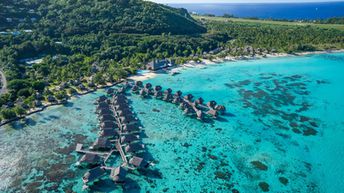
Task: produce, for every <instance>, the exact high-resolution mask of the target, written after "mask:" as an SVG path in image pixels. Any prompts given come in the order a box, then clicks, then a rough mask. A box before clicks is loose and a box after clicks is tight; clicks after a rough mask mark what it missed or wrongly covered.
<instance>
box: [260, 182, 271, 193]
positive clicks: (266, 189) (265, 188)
mask: <svg viewBox="0 0 344 193" xmlns="http://www.w3.org/2000/svg"><path fill="white" fill-rule="evenodd" d="M258 185H259V187H260V189H262V191H263V192H269V191H270V186H269V184H268V183H266V182H259V184H258Z"/></svg>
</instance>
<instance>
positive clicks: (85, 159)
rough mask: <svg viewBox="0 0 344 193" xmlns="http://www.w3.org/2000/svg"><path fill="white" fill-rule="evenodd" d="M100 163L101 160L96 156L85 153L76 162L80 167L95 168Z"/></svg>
mask: <svg viewBox="0 0 344 193" xmlns="http://www.w3.org/2000/svg"><path fill="white" fill-rule="evenodd" d="M101 161H102V158H101V157H100V156H98V155H96V154H91V153H86V154H85V155H83V156H82V157H81V159H80V160H79V161H78V163H77V165H80V166H82V167H89V166H96V165H99V164H100V163H101Z"/></svg>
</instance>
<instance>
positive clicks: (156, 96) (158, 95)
mask: <svg viewBox="0 0 344 193" xmlns="http://www.w3.org/2000/svg"><path fill="white" fill-rule="evenodd" d="M154 97H155V98H157V99H161V98H162V97H163V96H162V91H161V90H159V91H155V92H154Z"/></svg>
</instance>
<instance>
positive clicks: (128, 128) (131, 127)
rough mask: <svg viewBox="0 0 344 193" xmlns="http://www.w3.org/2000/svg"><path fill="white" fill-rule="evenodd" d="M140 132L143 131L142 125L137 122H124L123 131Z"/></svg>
mask: <svg viewBox="0 0 344 193" xmlns="http://www.w3.org/2000/svg"><path fill="white" fill-rule="evenodd" d="M139 132H141V130H140V127H139V126H137V125H136V124H132V125H127V124H124V125H123V126H122V130H121V133H139Z"/></svg>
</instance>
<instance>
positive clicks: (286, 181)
mask: <svg viewBox="0 0 344 193" xmlns="http://www.w3.org/2000/svg"><path fill="white" fill-rule="evenodd" d="M278 180H279V181H280V182H281V183H282V184H283V185H287V184H288V183H289V180H288V179H287V178H285V177H279V178H278Z"/></svg>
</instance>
